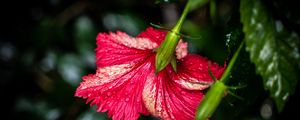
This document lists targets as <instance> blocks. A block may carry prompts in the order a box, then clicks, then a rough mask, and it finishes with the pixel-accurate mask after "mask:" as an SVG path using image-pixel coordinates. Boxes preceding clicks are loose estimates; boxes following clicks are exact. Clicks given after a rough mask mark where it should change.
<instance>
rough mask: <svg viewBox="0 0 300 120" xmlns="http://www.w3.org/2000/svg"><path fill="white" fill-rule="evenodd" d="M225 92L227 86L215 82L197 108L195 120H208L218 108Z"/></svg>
mask: <svg viewBox="0 0 300 120" xmlns="http://www.w3.org/2000/svg"><path fill="white" fill-rule="evenodd" d="M226 91H227V86H226V85H225V84H224V83H223V82H221V81H216V82H215V83H214V84H213V85H212V86H211V87H210V88H209V91H208V92H207V93H206V95H205V97H204V99H203V100H202V101H201V103H200V105H199V106H198V109H197V112H196V120H207V118H210V117H211V116H212V114H213V113H214V111H215V110H216V109H217V107H218V106H219V104H220V102H221V100H222V98H223V97H224V95H225V93H226Z"/></svg>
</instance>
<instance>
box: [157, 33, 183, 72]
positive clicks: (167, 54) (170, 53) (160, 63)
mask: <svg viewBox="0 0 300 120" xmlns="http://www.w3.org/2000/svg"><path fill="white" fill-rule="evenodd" d="M179 38H180V36H179V35H177V34H176V33H174V32H172V31H170V32H168V34H167V35H166V38H165V40H164V41H163V42H162V43H161V45H160V47H159V48H158V49H157V54H156V58H155V67H156V70H155V71H156V73H158V72H159V71H161V70H163V69H164V68H165V67H166V66H167V65H168V64H169V63H170V62H171V60H172V59H173V57H174V53H175V48H176V46H177V44H178V41H179ZM173 64H174V63H173ZM175 64H176V63H175ZM172 66H173V65H172Z"/></svg>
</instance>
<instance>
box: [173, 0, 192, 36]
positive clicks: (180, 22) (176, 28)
mask: <svg viewBox="0 0 300 120" xmlns="http://www.w3.org/2000/svg"><path fill="white" fill-rule="evenodd" d="M190 1H191V0H188V2H187V3H186V5H185V7H184V10H183V12H182V14H181V16H180V18H179V20H178V21H177V23H176V25H175V27H174V28H173V29H172V31H173V32H175V33H179V32H180V29H181V26H182V24H183V22H184V20H185V18H186V15H187V14H188V12H189V11H190V6H191V5H190V4H191V2H190Z"/></svg>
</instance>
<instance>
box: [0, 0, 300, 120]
mask: <svg viewBox="0 0 300 120" xmlns="http://www.w3.org/2000/svg"><path fill="white" fill-rule="evenodd" d="M155 1H156V0H144V1H142V0H130V1H127V0H110V1H101V0H75V1H72V0H64V1H63V0H44V1H40V0H30V1H16V0H11V1H3V3H1V5H0V8H1V10H0V13H1V15H2V18H1V22H0V24H1V29H2V31H3V32H0V64H1V68H0V74H1V76H2V78H1V81H0V83H1V86H0V91H1V94H2V97H3V103H4V105H3V107H4V110H5V111H4V112H1V113H2V116H1V119H22V120H27V119H29V120H58V119H60V120H74V119H78V120H95V119H100V120H102V119H103V120H104V119H108V116H107V115H106V113H97V112H96V108H95V106H93V107H90V106H89V105H86V104H85V100H83V99H81V98H76V97H74V96H73V95H74V92H75V89H76V87H77V85H78V84H79V82H80V81H81V77H82V76H84V75H87V74H91V73H94V70H95V67H96V66H95V57H94V54H95V53H94V49H95V48H96V44H95V38H96V36H97V34H98V33H99V32H110V31H112V32H114V31H117V30H120V31H124V32H127V33H128V34H130V35H132V36H135V35H137V34H139V33H140V32H141V31H143V30H145V28H146V27H148V26H150V23H154V24H161V25H162V26H168V27H169V25H170V24H173V23H171V22H172V21H170V19H171V20H173V21H174V20H175V19H177V17H178V16H179V14H180V13H181V10H182V6H184V5H185V3H186V1H185V0H159V1H160V3H161V4H156V3H155ZM193 2H195V4H193V5H194V7H193V8H192V11H191V12H190V13H189V15H188V18H187V20H186V21H185V24H184V25H183V30H182V33H183V34H184V35H185V36H183V39H185V40H186V41H188V42H189V51H190V52H191V53H195V54H201V55H202V56H205V57H207V58H209V59H212V60H214V61H216V62H218V63H220V64H226V63H228V60H230V58H231V56H232V54H233V53H234V51H235V50H236V49H237V47H238V45H239V44H240V42H241V41H242V40H243V38H244V36H246V38H247V36H249V35H248V34H249V33H251V32H253V30H246V31H245V30H244V31H245V34H244V33H243V31H242V30H243V27H245V26H246V27H247V24H248V23H247V24H245V22H244V21H243V24H242V23H240V11H239V7H240V6H239V1H238V0H224V1H221V0H215V9H214V10H215V12H214V13H213V14H214V15H215V17H211V15H210V10H211V8H210V5H209V3H208V2H209V1H208V0H193ZM16 3H18V4H16ZM29 3H30V4H29ZM254 3H255V4H258V3H257V2H252V3H251V4H244V6H243V8H245V11H246V10H252V9H246V8H249V7H251V6H250V5H253V4H254ZM263 5H264V6H265V8H264V9H263V10H262V11H258V12H259V14H263V15H261V16H260V17H259V18H264V19H262V20H270V21H265V23H264V24H263V27H265V26H266V27H268V26H273V27H272V28H270V29H272V30H270V31H268V34H270V35H271V36H269V37H271V39H269V40H272V41H279V42H278V43H277V42H276V43H275V42H274V43H272V44H276V45H277V47H272V48H271V49H270V50H282V49H284V50H289V49H295V48H296V47H294V46H291V47H290V48H285V46H288V45H289V43H287V44H281V43H282V42H283V39H284V38H288V37H286V36H288V35H291V33H292V32H291V31H294V32H293V33H294V34H298V35H299V15H298V14H297V13H298V11H297V10H298V9H297V6H296V7H295V6H293V5H297V4H295V3H293V2H290V1H283V0H274V1H271V0H265V1H263ZM6 6H13V7H11V8H7V7H6ZM170 6H173V7H170ZM174 6H175V7H174ZM245 11H242V13H243V12H245ZM264 11H265V12H264ZM260 12H262V13H260ZM247 15H249V16H250V15H251V14H250V13H249V14H248V13H247ZM212 18H213V19H214V20H212ZM273 20H280V21H281V24H280V25H281V27H282V29H284V31H285V32H284V33H280V34H279V33H277V31H275V30H276V27H280V26H276V23H277V22H276V21H275V22H274V21H273ZM175 21H176V20H175ZM256 21H259V19H257V20H256ZM271 21H273V22H271ZM250 22H251V21H250ZM274 25H275V26H274ZM268 30H269V29H268ZM255 34H259V35H262V36H264V35H265V33H264V32H260V31H259V32H255ZM277 34H279V35H277ZM272 35H273V36H272ZM277 39H280V40H277ZM257 40H258V39H257ZM298 42H299V40H298ZM257 43H259V42H257ZM279 43H280V44H279ZM248 44H250V43H248ZM247 47H249V45H247ZM281 47H284V48H282V49H281ZM284 50H283V51H284ZM248 52H249V53H248ZM283 53H286V51H284V52H283ZM249 54H250V55H249ZM251 54H253V52H252V51H249V50H248V51H242V53H241V54H240V56H239V58H238V61H237V64H236V65H235V67H234V69H233V70H232V76H231V78H230V80H229V81H230V82H229V83H228V85H229V86H243V85H246V87H243V88H240V89H237V90H234V91H233V92H234V93H235V94H236V95H238V96H241V97H242V98H243V99H242V100H240V99H238V98H236V97H234V96H231V95H227V96H226V97H225V100H223V103H222V104H221V106H219V108H218V110H217V112H216V113H215V115H214V116H213V118H212V119H213V120H214V119H217V120H218V119H222V120H223V119H228V120H235V119H243V120H270V119H282V118H284V119H288V118H292V117H295V116H296V115H297V114H292V113H293V112H295V111H294V109H296V108H298V107H299V102H298V101H299V98H298V97H297V96H299V94H300V93H299V87H298V86H299V85H296V83H295V82H294V81H293V80H291V82H288V83H289V84H288V85H284V87H283V88H284V89H282V90H286V91H287V92H289V93H293V91H295V92H294V93H295V94H294V95H292V94H290V99H287V100H286V101H285V102H286V105H285V108H283V110H282V112H281V113H277V112H276V111H274V109H275V107H274V105H275V102H274V101H273V99H270V98H269V92H267V91H264V89H263V88H264V87H263V82H262V81H263V80H262V79H264V81H265V78H264V74H261V75H262V76H263V77H261V76H260V75H258V74H256V73H255V71H256V70H255V65H256V66H257V64H256V62H254V64H255V65H254V64H253V63H251V62H250V58H251V57H250V56H251ZM280 54H281V53H280ZM287 55H288V54H283V55H282V56H287ZM290 57H293V56H290ZM256 59H259V57H257V58H256ZM224 61H225V62H224ZM265 62H267V61H265ZM275 62H276V61H275ZM277 62H278V61H277ZM295 62H296V63H299V61H295ZM280 64H281V65H283V66H285V67H284V68H285V69H281V68H280V69H274V70H276V71H278V72H282V71H281V70H284V71H283V72H287V71H289V72H288V74H289V75H288V77H291V75H290V74H297V73H298V72H299V71H298V70H294V71H291V70H292V69H291V68H290V66H292V65H291V64H292V62H291V60H290V58H288V62H287V63H282V62H280ZM259 73H260V72H259ZM291 79H292V78H291ZM295 79H296V78H295ZM297 79H299V78H297ZM275 88H276V87H275ZM293 88H295V90H294V89H293ZM271 91H272V89H271ZM286 91H285V92H286ZM271 95H272V92H271ZM281 97H282V96H281ZM140 119H141V120H142V119H146V120H151V119H157V118H153V117H151V116H142V117H140Z"/></svg>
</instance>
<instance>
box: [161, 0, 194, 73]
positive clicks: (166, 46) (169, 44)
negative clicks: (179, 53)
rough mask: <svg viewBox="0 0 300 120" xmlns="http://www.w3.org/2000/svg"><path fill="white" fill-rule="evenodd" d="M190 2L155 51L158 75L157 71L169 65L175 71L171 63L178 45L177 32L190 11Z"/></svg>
mask: <svg viewBox="0 0 300 120" xmlns="http://www.w3.org/2000/svg"><path fill="white" fill-rule="evenodd" d="M190 1H191V0H188V2H187V4H186V6H185V8H184V10H183V12H182V14H181V16H180V18H179V20H178V22H177V23H176V25H175V27H174V28H173V29H172V30H171V31H169V32H168V34H167V35H166V37H165V39H164V41H163V42H162V43H161V45H160V47H159V48H158V49H157V50H156V52H157V54H156V57H155V67H156V70H155V72H156V73H158V72H159V71H161V70H163V69H164V68H165V67H166V66H167V65H168V64H169V63H171V64H172V67H173V69H174V71H177V70H176V61H175V62H174V60H173V62H171V61H172V59H174V53H175V48H176V46H177V44H178V41H179V39H180V36H179V32H180V29H181V26H182V24H183V22H184V20H185V18H186V16H187V14H188V12H189V9H190Z"/></svg>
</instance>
